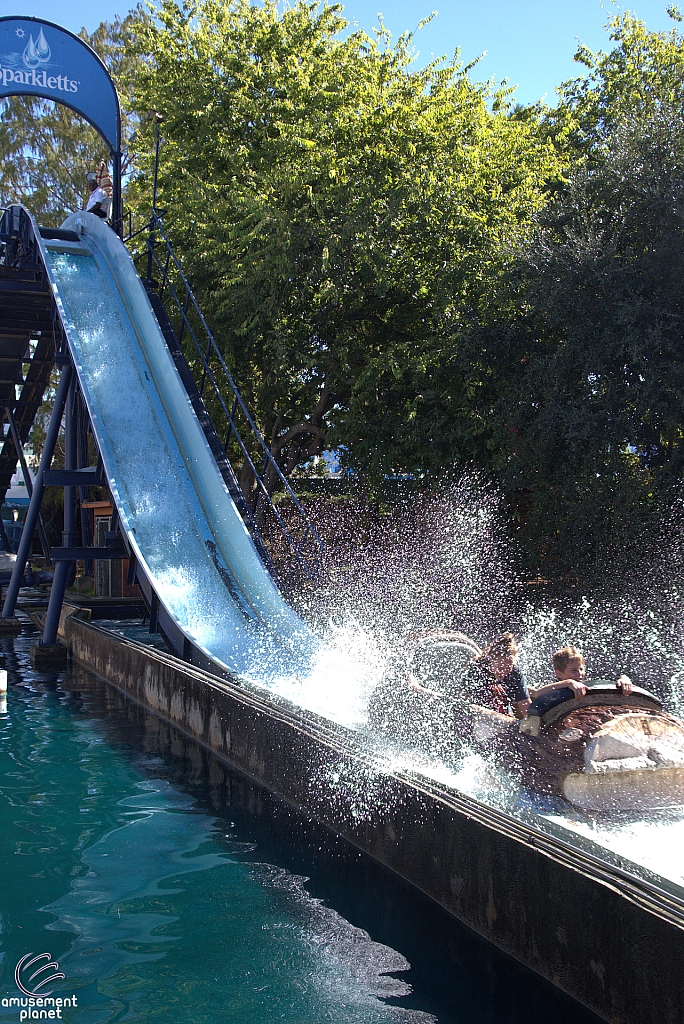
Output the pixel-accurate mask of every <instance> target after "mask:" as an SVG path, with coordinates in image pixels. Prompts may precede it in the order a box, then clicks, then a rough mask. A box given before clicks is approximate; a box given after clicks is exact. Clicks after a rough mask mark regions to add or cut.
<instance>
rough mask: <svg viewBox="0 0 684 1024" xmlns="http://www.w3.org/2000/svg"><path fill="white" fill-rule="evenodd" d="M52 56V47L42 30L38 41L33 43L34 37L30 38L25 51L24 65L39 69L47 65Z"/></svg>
mask: <svg viewBox="0 0 684 1024" xmlns="http://www.w3.org/2000/svg"><path fill="white" fill-rule="evenodd" d="M51 56H52V54H51V52H50V47H49V46H48V43H47V39H46V38H45V36H44V35H43V30H42V28H41V30H40V32H39V34H38V39H37V40H36V41H35V42H34V41H33V35H30V36H29V41H28V43H27V44H26V49H25V50H24V64H25V65H26V67H27V68H37V67H40V65H41V64H47V63H48V61H49V60H50V57H51Z"/></svg>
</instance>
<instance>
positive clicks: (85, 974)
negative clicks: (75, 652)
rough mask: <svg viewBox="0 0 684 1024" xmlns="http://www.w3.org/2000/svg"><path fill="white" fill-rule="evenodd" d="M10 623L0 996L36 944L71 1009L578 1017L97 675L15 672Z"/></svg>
mask: <svg viewBox="0 0 684 1024" xmlns="http://www.w3.org/2000/svg"><path fill="white" fill-rule="evenodd" d="M30 639H31V638H29V637H23V636H22V637H20V638H18V639H17V640H15V641H8V640H2V641H0V648H1V649H2V657H1V658H0V664H2V665H4V667H6V668H7V669H8V671H9V677H10V685H9V692H8V699H7V711H6V712H5V713H2V712H0V765H1V768H2V771H1V773H0V851H1V860H0V864H1V866H2V876H3V877H2V887H1V889H0V893H1V896H0V971H1V977H0V989H1V991H0V997H3V998H4V999H9V998H12V997H18V996H19V992H18V990H17V988H16V985H15V981H14V971H15V966H16V964H17V962H18V961H20V959H21V958H22V957H23V956H25V955H26V954H28V953H33V954H39V953H43V952H49V953H50V954H51V955H52V958H53V959H54V960H55V961H56V962H57V963H58V964H59V971H60V972H63V973H64V975H65V977H64V979H58V980H57V981H55V982H54V983H52V984H51V985H50V986H49V988H50V989H52V991H53V995H54V996H56V997H57V996H67V997H71V996H72V995H73V996H76V1001H77V1005H76V1007H71V1008H65V1009H62V1010H61V1013H62V1019H64V1020H69V1021H73V1022H78V1024H99V1022H105V1021H106V1022H114V1021H122V1022H123V1021H126V1022H135V1024H143V1022H145V1024H147V1022H149V1024H152V1022H164V1024H190V1022H193V1024H195V1022H197V1024H214V1022H215V1024H219V1022H221V1024H233V1022H234V1024H262V1022H271V1021H287V1022H291V1024H300V1022H301V1024H319V1022H320V1024H322V1022H326V1021H331V1022H339V1024H345V1022H355V1024H356V1022H359V1024H384V1022H395V1021H396V1022H406V1024H410V1022H416V1024H424V1022H428V1021H433V1020H439V1021H441V1022H443V1024H452V1022H468V1024H471V1022H482V1024H485V1022H488V1024H489V1022H491V1024H494V1022H496V1024H505V1022H515V1024H518V1022H520V1024H522V1022H525V1024H534V1022H542V1021H543V1022H547V1021H548V1022H549V1024H550V1022H553V1024H571V1022H572V1024H585V1022H586V1024H590V1022H594V1021H596V1018H594V1017H593V1016H592V1015H590V1014H588V1013H587V1012H586V1011H584V1010H583V1009H582V1008H581V1007H579V1006H577V1004H575V1003H573V1002H571V1001H570V1000H567V999H566V998H565V997H563V996H562V995H561V994H560V993H559V992H557V991H556V990H555V989H553V988H551V986H548V985H546V983H544V982H543V981H541V980H540V979H538V978H537V977H536V976H534V975H533V974H531V972H529V971H526V970H524V969H523V968H520V967H519V966H518V965H516V964H514V963H513V961H511V960H510V959H508V958H507V957H505V956H503V955H502V954H501V953H499V952H498V951H496V950H495V949H493V947H491V946H489V945H488V944H486V943H484V942H482V941H481V940H479V939H477V938H476V937H474V936H473V935H472V934H471V933H469V932H467V930H466V929H464V928H462V927H461V926H460V925H458V924H457V923H456V922H454V921H453V920H452V919H451V918H448V916H447V915H446V914H444V913H443V912H442V911H441V910H440V909H439V908H437V907H435V906H434V905H433V904H432V903H430V902H429V901H428V900H425V899H424V898H423V897H422V896H421V895H420V894H418V893H417V892H415V891H414V890H413V889H412V888H411V887H410V886H407V885H405V884H404V883H402V882H401V881H400V880H398V879H396V878H395V877H394V876H392V875H390V874H389V873H388V872H385V871H384V870H383V869H382V868H380V867H379V866H378V865H376V864H374V863H373V862H372V861H371V860H370V859H369V858H367V857H364V856H362V855H360V854H359V853H358V851H355V850H353V849H352V848H350V847H349V846H347V844H345V843H344V842H342V841H341V840H339V839H337V838H336V837H334V836H332V835H330V834H329V833H328V832H326V831H325V830H323V829H321V828H319V827H318V826H317V825H315V824H314V823H312V822H309V821H307V820H305V819H303V818H301V817H300V816H298V815H297V814H295V812H293V811H292V810H290V809H288V808H287V807H286V806H285V805H283V804H282V803H281V802H279V801H278V800H276V799H275V798H274V797H272V796H270V795H269V794H268V793H266V792H265V791H263V790H261V789H260V788H259V787H257V786H255V785H253V784H252V783H250V782H249V780H247V779H245V778H244V777H243V776H240V775H239V774H237V773H234V772H232V771H230V770H229V769H228V768H227V767H225V766H222V765H221V764H219V763H218V762H217V761H216V760H215V759H214V758H212V757H211V755H209V754H208V753H206V752H204V751H201V750H200V749H199V748H197V747H195V746H194V745H193V744H192V743H191V742H190V741H188V740H186V739H185V738H184V737H182V736H181V735H180V734H178V733H177V732H176V731H175V730H173V729H172V728H171V727H169V726H167V725H165V724H164V723H162V722H160V721H159V720H158V719H156V718H154V716H152V715H150V714H148V713H147V712H145V711H144V710H143V709H141V708H138V707H136V706H135V705H133V704H132V703H130V702H129V701H127V700H126V699H125V698H124V697H123V696H122V695H120V694H118V692H117V691H115V690H113V689H111V688H110V687H108V686H106V684H103V683H101V682H99V681H97V680H96V679H94V678H93V677H90V676H88V675H87V674H85V673H83V672H82V671H75V672H73V673H66V674H64V675H59V676H57V675H50V674H44V673H43V674H41V673H36V672H33V671H32V670H31V669H30V667H29V665H28V648H29V643H30ZM44 976H45V975H43V977H44ZM21 978H22V980H23V981H24V982H27V978H26V977H25V976H24V975H22V976H21ZM38 980H40V978H39V979H36V980H35V981H34V982H33V987H34V988H35V985H36V984H37V983H38ZM29 987H31V985H29ZM0 1019H2V1020H8V1021H9V1020H15V1021H17V1020H19V1009H18V1008H17V1007H16V1006H4V1007H0Z"/></svg>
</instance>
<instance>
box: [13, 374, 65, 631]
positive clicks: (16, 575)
mask: <svg viewBox="0 0 684 1024" xmlns="http://www.w3.org/2000/svg"><path fill="white" fill-rule="evenodd" d="M72 373H73V367H72V365H71V361H69V362H68V363H66V365H65V366H63V367H62V375H61V377H60V380H59V387H58V388H57V395H56V397H55V405H54V408H53V410H52V416H51V417H50V425H49V426H48V431H47V436H46V438H45V445H44V447H43V454H42V455H41V458H40V465H39V467H38V472H37V473H36V479H35V481H34V484H33V495H32V497H31V501H30V503H29V507H28V512H27V513H26V519H25V520H24V528H23V530H22V534H21V540H20V541H19V549H18V551H17V560H16V562H15V563H14V569H13V571H12V579H11V580H10V583H9V586H8V588H7V596H6V597H5V604H4V605H3V609H2V618H3V619H11V618H12V616H13V615H14V609H15V607H16V604H17V597H18V596H19V588H20V587H21V581H22V579H23V576H24V570H25V568H26V563H27V561H28V557H29V554H30V550H31V543H32V541H33V531H34V530H35V528H36V523H37V522H38V514H39V512H40V505H41V502H42V500H43V492H44V490H45V487H44V485H43V473H44V472H45V470H46V469H49V468H50V463H51V462H52V456H53V455H54V453H55V445H56V444H57V437H58V436H59V428H60V426H61V423H62V414H63V412H64V406H65V404H66V400H67V395H68V393H69V385H70V383H71V375H72Z"/></svg>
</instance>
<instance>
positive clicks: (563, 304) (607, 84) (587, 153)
mask: <svg viewBox="0 0 684 1024" xmlns="http://www.w3.org/2000/svg"><path fill="white" fill-rule="evenodd" d="M611 38H612V39H613V41H614V42H615V44H616V45H615V47H614V49H613V50H612V51H611V52H610V53H608V54H597V55H592V54H589V53H588V52H587V51H586V50H581V51H580V54H579V59H580V60H581V61H582V62H583V63H584V64H585V65H586V66H587V67H588V69H589V72H590V73H589V75H588V76H587V77H586V78H585V79H583V80H578V81H575V82H572V83H569V84H567V85H566V86H565V87H564V89H563V90H562V101H561V104H560V106H559V110H558V111H557V112H554V114H553V117H555V118H557V123H559V122H562V123H564V124H565V125H566V126H568V125H571V126H573V125H574V127H572V130H571V134H572V133H574V141H575V143H576V145H577V151H576V159H575V163H574V167H573V169H572V171H571V172H570V174H569V176H568V181H567V183H566V185H565V186H564V187H563V188H562V189H561V190H560V191H559V193H558V194H557V196H556V198H555V200H554V202H553V203H552V204H551V205H550V206H549V207H547V208H546V210H545V211H544V212H543V213H542V214H541V216H540V218H539V229H538V231H537V233H536V235H535V238H534V240H533V241H532V243H530V244H529V245H528V246H527V248H526V250H525V253H524V256H523V257H522V258H521V260H520V261H519V262H518V263H517V265H516V267H515V274H517V275H518V276H517V278H515V277H514V276H513V275H512V276H511V278H510V281H511V289H512V291H511V294H512V295H514V296H515V302H514V303H512V305H511V307H510V316H509V318H508V321H507V322H506V323H505V324H503V325H502V327H501V330H500V332H499V335H498V349H497V351H498V358H499V360H501V359H502V358H504V357H505V356H506V354H507V358H508V359H509V361H510V366H511V367H512V368H514V373H513V374H511V375H510V377H509V379H508V383H507V385H506V386H505V387H504V388H503V389H502V391H501V394H500V396H499V400H498V402H497V403H496V406H495V408H494V420H495V422H496V435H497V444H496V445H495V448H494V450H495V452H496V455H495V458H494V460H493V462H494V464H495V465H496V469H497V472H498V477H499V480H500V481H501V482H502V483H503V485H504V487H505V489H506V491H507V493H508V495H509V497H510V499H511V502H512V504H513V505H515V506H516V507H517V510H518V513H519V517H520V519H521V521H522V524H523V526H524V529H523V530H522V531H521V533H520V534H519V536H521V537H522V538H523V539H524V540H525V541H526V543H527V547H528V552H529V558H530V561H531V562H532V565H534V566H539V565H543V566H545V567H546V570H547V571H549V572H552V573H559V572H574V573H576V574H579V575H584V574H586V573H587V571H588V570H589V569H590V567H591V566H597V567H600V568H601V569H605V567H606V565H607V564H609V563H610V562H611V561H612V560H614V559H615V557H616V556H617V555H618V553H619V552H620V550H621V549H624V548H625V546H626V545H629V544H630V543H634V542H636V541H639V542H640V540H641V539H642V538H643V537H644V536H645V535H646V533H647V532H648V530H649V529H652V528H653V526H654V524H655V522H656V521H657V519H658V518H659V517H660V516H661V515H662V512H663V509H664V508H667V507H668V506H669V503H670V501H671V500H672V496H673V494H674V492H675V490H676V489H677V487H678V486H679V481H680V480H681V477H682V472H683V471H684V410H683V409H682V401H681V396H682V393H684V370H682V363H681V349H682V341H683V340H684V338H683V335H684V320H683V319H682V317H683V314H684V286H683V285H682V281H683V280H684V240H683V235H682V225H683V223H684V131H683V130H682V127H681V126H682V113H683V112H684V111H683V109H682V107H683V105H684V39H683V38H682V36H681V35H680V34H679V32H678V31H677V29H674V30H673V31H672V32H671V33H650V32H648V31H647V30H646V28H645V26H644V25H643V24H642V23H641V22H639V21H637V20H636V19H635V18H633V17H631V16H630V15H625V16H624V17H620V18H616V19H614V20H613V21H612V22H611ZM491 365H492V367H493V371H492V372H493V374H494V376H495V377H496V376H497V372H496V367H497V363H496V361H493V362H492V364H491Z"/></svg>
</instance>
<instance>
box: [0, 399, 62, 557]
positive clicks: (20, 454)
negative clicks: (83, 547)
mask: <svg viewBox="0 0 684 1024" xmlns="http://www.w3.org/2000/svg"><path fill="white" fill-rule="evenodd" d="M6 412H7V422H8V423H9V428H10V433H11V435H12V440H13V441H14V447H15V449H16V452H17V458H18V459H19V462H20V464H21V472H22V474H23V476H24V483H25V484H26V493H27V494H28V496H29V499H31V498H32V497H33V483H32V481H31V474H30V473H29V468H28V465H27V464H26V456H25V454H24V446H23V444H22V443H21V438H20V437H19V431H18V430H17V424H16V421H15V419H14V413H13V412H12V409H11V407H10V406H9V405H8V406H7V409H6ZM38 538H39V540H40V546H41V547H42V549H43V554H44V555H45V564H46V565H52V559H51V558H50V545H49V544H48V539H47V534H46V533H45V527H44V526H43V520H42V518H41V516H40V512H39V513H38Z"/></svg>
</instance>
